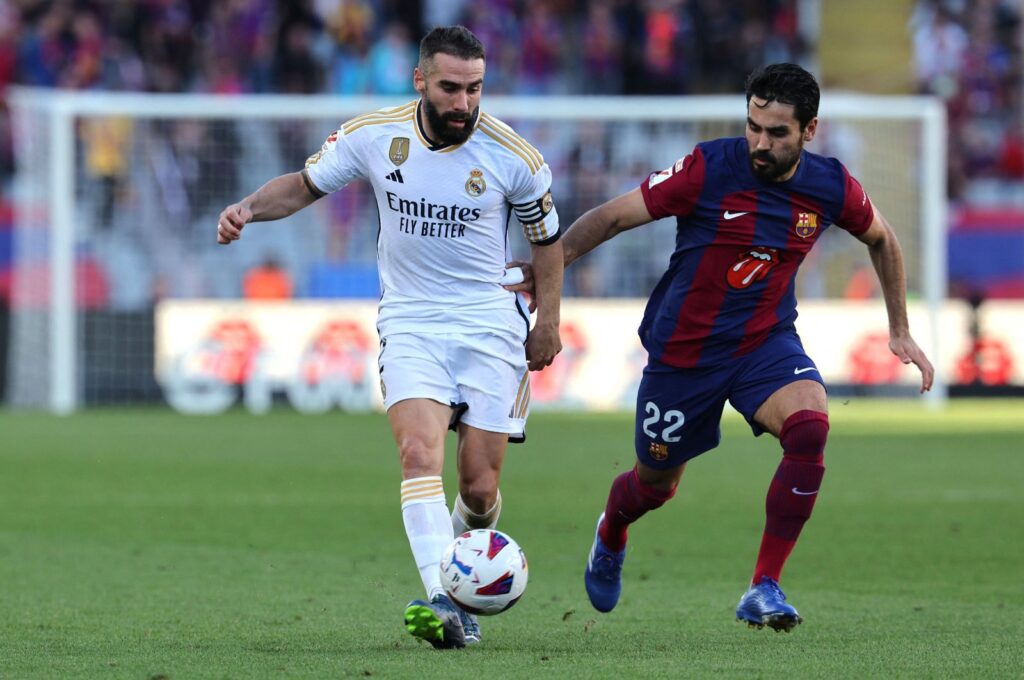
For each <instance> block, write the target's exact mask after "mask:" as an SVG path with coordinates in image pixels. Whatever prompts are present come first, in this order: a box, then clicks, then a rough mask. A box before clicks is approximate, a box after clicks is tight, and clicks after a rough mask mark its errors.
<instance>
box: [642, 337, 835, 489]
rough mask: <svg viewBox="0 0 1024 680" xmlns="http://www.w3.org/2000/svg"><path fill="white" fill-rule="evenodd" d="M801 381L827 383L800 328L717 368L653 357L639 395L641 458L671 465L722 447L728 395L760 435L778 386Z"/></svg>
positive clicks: (652, 463)
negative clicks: (763, 410) (765, 407)
mask: <svg viewBox="0 0 1024 680" xmlns="http://www.w3.org/2000/svg"><path fill="white" fill-rule="evenodd" d="M797 380H814V381H816V382H819V383H821V384H822V386H824V384H825V383H824V382H822V379H821V375H820V374H819V373H818V369H817V367H816V366H815V365H814V362H813V361H811V359H810V358H809V357H808V356H807V353H806V352H804V347H803V345H802V344H801V343H800V336H798V335H797V334H796V330H793V329H787V330H783V331H779V332H777V333H775V334H774V335H772V336H771V337H769V338H768V340H766V341H765V342H764V344H762V345H761V346H760V347H758V348H757V349H755V350H754V351H753V352H751V353H750V354H747V355H746V356H743V357H740V358H738V359H736V360H735V361H732V362H729V363H727V364H725V365H723V366H717V367H713V368H676V367H674V366H669V365H667V364H663V363H661V362H660V361H657V360H655V359H649V360H648V362H647V367H646V368H644V375H643V378H642V379H641V380H640V390H639V392H638V393H637V397H636V457H637V459H638V460H639V461H640V462H641V463H643V464H644V465H648V466H650V467H653V468H660V469H669V468H674V467H678V466H679V465H681V464H683V463H685V462H686V461H688V460H690V459H691V458H695V457H696V456H699V455H700V454H702V453H704V452H705V451H710V450H711V449H713V448H715V447H716V446H718V442H719V441H720V440H721V438H722V430H721V427H720V424H721V420H722V409H723V408H724V407H725V400H726V399H728V400H729V402H730V403H731V404H732V405H733V407H734V408H735V409H736V410H737V411H739V412H740V413H742V414H743V417H744V418H746V419H747V422H748V423H749V424H750V429H751V430H753V431H754V435H755V436H759V435H760V434H762V433H763V432H764V430H763V429H762V428H761V427H760V426H759V425H758V424H757V423H755V422H754V413H756V412H757V409H758V408H760V406H761V404H763V403H764V402H765V401H766V400H767V399H768V397H770V396H771V395H772V394H774V393H775V392H776V391H777V390H779V389H780V388H782V387H785V386H786V385H788V384H789V383H791V382H796V381H797Z"/></svg>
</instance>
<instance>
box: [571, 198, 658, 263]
mask: <svg viewBox="0 0 1024 680" xmlns="http://www.w3.org/2000/svg"><path fill="white" fill-rule="evenodd" d="M651 219H652V218H651V214H650V213H649V212H648V211H647V203H646V201H645V200H644V197H643V194H642V193H641V191H640V189H633V190H632V191H630V192H628V193H625V194H622V195H621V196H617V197H615V198H613V199H612V200H610V201H608V202H607V203H603V204H601V205H599V206H597V207H596V208H594V209H593V210H588V211H587V212H586V213H584V214H583V216H582V217H580V218H579V219H578V220H576V221H575V222H573V223H572V226H570V227H569V228H568V229H567V230H566V232H565V234H564V235H563V236H562V244H563V245H562V248H563V251H564V255H565V265H566V266H569V265H570V264H571V263H573V262H575V261H576V260H577V259H579V258H580V257H582V256H583V255H586V254H587V253H589V252H590V251H591V250H593V249H594V248H596V247H597V246H599V245H601V244H602V243H604V242H605V241H607V240H608V239H610V238H612V237H614V236H615V235H616V234H620V233H622V232H624V231H626V230H627V229H632V228H634V227H639V226H640V225H641V224H647V223H648V222H650V221H651Z"/></svg>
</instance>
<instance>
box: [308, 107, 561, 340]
mask: <svg viewBox="0 0 1024 680" xmlns="http://www.w3.org/2000/svg"><path fill="white" fill-rule="evenodd" d="M419 106H420V103H419V101H418V100H417V101H413V102H410V103H408V104H406V105H405V106H400V107H397V108H392V109H382V110H380V111H375V112H373V113H368V114H366V115H363V116H359V117H357V118H353V119H352V120H350V121H348V122H347V123H345V124H343V125H342V126H341V128H340V129H339V130H337V131H336V132H335V133H333V134H332V135H331V136H330V137H328V138H327V141H326V142H325V143H324V145H323V148H322V149H321V150H320V151H319V152H318V153H316V154H314V155H313V156H311V157H310V158H309V160H308V161H306V170H305V176H306V177H307V179H308V182H311V183H312V185H313V186H311V187H310V190H311V191H313V192H314V193H318V194H319V193H330V192H333V191H337V190H338V189H340V188H341V187H343V186H345V185H346V184H348V183H349V182H351V181H352V180H354V179H357V178H364V179H367V180H369V182H370V183H371V184H372V185H373V190H374V194H375V195H376V198H377V209H378V211H379V213H380V230H379V233H378V236H377V266H378V271H379V276H380V284H381V291H382V296H381V301H380V307H379V313H378V322H377V327H378V331H379V332H380V334H381V336H384V337H386V336H387V335H388V334H390V333H406V332H415V333H450V332H456V333H480V332H500V333H510V332H511V333H514V334H516V336H517V337H521V338H523V339H525V337H526V330H527V328H528V323H529V321H528V320H529V314H528V312H527V310H526V307H525V305H524V304H523V301H522V300H521V299H519V298H518V296H516V295H515V294H513V293H510V292H508V291H506V290H505V289H504V288H502V287H501V283H500V280H501V277H502V275H503V273H504V270H505V263H506V262H508V261H509V260H510V259H511V249H510V240H509V234H508V225H509V220H510V218H511V217H512V213H515V216H516V218H517V220H518V222H519V223H520V224H521V225H522V228H523V233H524V235H525V236H526V238H527V239H528V240H529V241H531V242H532V243H540V244H546V243H549V242H552V241H554V240H556V239H557V238H558V237H559V232H558V214H557V212H556V211H555V208H554V204H553V201H552V199H551V191H550V190H551V170H550V169H549V168H548V166H547V164H546V163H545V162H544V159H543V158H542V157H541V155H540V153H538V152H537V150H536V149H534V148H533V147H532V146H530V145H529V144H528V143H527V142H526V141H524V140H523V139H522V138H521V137H519V135H517V134H516V133H515V132H514V131H513V130H512V128H510V127H508V126H507V125H505V124H504V123H502V122H501V121H499V120H497V119H496V118H493V117H492V116H489V115H487V114H486V113H483V112H481V113H480V115H479V116H478V117H477V120H476V125H475V127H474V130H473V134H472V135H471V136H470V137H469V139H468V140H467V141H466V142H464V143H462V144H459V145H455V146H452V145H443V146H434V145H432V144H431V143H430V142H429V141H428V140H427V137H426V135H425V134H424V132H423V129H422V127H421V125H420V124H419V116H418V115H417V114H418V109H419Z"/></svg>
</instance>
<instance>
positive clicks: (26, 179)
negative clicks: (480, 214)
mask: <svg viewBox="0 0 1024 680" xmlns="http://www.w3.org/2000/svg"><path fill="white" fill-rule="evenodd" d="M408 99H411V97H407V98H400V99H381V98H376V97H352V98H341V97H334V96H301V97H295V96H234V97H219V96H208V95H149V94H124V93H86V92H70V91H56V90H38V89H29V88H12V89H11V91H10V92H9V94H8V102H9V105H10V110H11V115H12V121H13V125H14V141H15V158H16V177H15V182H14V201H15V215H16V229H15V242H14V245H15V252H14V265H13V291H12V309H11V341H10V343H11V344H10V350H9V357H10V359H9V371H8V376H9V385H8V390H7V394H8V395H9V396H8V399H9V402H10V403H11V405H13V406H15V407H30V408H45V409H49V410H50V411H52V412H54V413H61V414H64V413H70V412H73V411H75V410H76V409H79V408H81V407H83V406H87V405H92V404H104V403H132V402H133V401H136V400H138V401H146V400H148V399H151V398H153V396H154V395H156V396H157V398H158V397H159V390H158V389H156V388H155V387H154V385H155V383H154V381H153V354H152V351H153V350H152V345H153V337H152V332H153V331H152V312H153V308H154V305H155V304H156V302H157V301H158V300H166V299H192V298H204V299H212V300H220V301H224V302H228V301H233V300H237V299H238V298H240V297H241V289H240V284H239V281H240V280H241V278H242V275H243V273H244V271H245V270H246V269H248V268H249V267H251V266H253V265H255V264H258V263H259V261H260V260H262V259H264V258H265V257H267V256H269V255H271V254H272V255H273V256H274V257H275V258H277V259H279V260H280V261H281V262H282V263H283V264H284V265H285V266H286V267H287V269H288V270H289V271H290V272H291V273H292V275H293V276H294V277H295V278H296V282H297V288H298V289H299V292H300V293H302V294H304V295H309V296H312V297H323V298H327V297H330V296H331V293H332V291H334V292H338V290H341V294H343V295H348V296H351V297H359V296H360V295H364V296H365V295H366V290H367V288H366V287H365V286H364V285H363V284H365V283H366V281H368V280H369V279H370V275H369V274H367V272H368V271H372V268H373V266H374V262H375V259H374V258H375V250H374V243H375V234H376V230H377V218H376V212H375V206H374V205H373V201H372V200H370V196H369V194H368V191H367V189H366V188H365V187H359V186H354V187H349V188H346V189H345V190H344V191H342V192H339V195H336V196H332V197H330V198H329V199H325V200H324V201H320V202H318V203H317V204H316V205H315V206H314V207H313V208H311V209H310V210H308V211H303V213H300V214H299V215H296V216H293V217H292V218H289V219H288V222H290V223H292V225H293V226H291V227H289V228H277V229H263V228H259V229H253V230H252V232H251V233H247V238H246V244H247V247H246V248H245V249H244V250H243V249H241V248H237V247H236V248H229V249H223V248H220V249H218V248H217V246H216V245H215V243H214V224H215V221H216V216H217V214H218V213H219V211H220V209H221V208H223V206H224V205H227V204H228V203H230V202H232V201H234V200H237V199H238V198H241V197H242V196H244V195H246V194H248V193H250V192H251V191H253V190H254V189H255V188H257V187H258V186H259V185H260V184H262V183H263V182H264V181H266V180H267V179H269V178H270V177H272V176H274V175H276V174H280V173H282V172H290V171H294V170H297V169H299V168H300V167H301V162H302V160H303V159H304V158H305V157H306V156H308V155H309V154H311V153H313V152H315V151H316V150H317V149H319V147H320V144H321V143H322V141H323V139H324V138H325V137H326V136H327V135H328V134H329V133H330V132H331V131H332V130H334V129H336V128H337V127H338V126H339V124H340V123H341V122H342V121H344V120H347V119H349V118H352V117H354V116H356V115H360V114H362V113H366V112H368V111H373V110H376V109H379V108H382V107H385V106H394V105H400V104H403V103H405V102H406V101H408ZM483 108H485V109H486V110H487V111H488V112H489V113H490V114H492V115H494V116H496V117H498V118H500V119H502V120H505V121H506V122H508V123H510V124H511V125H513V127H515V128H516V129H517V130H518V131H519V132H520V133H521V134H522V135H523V136H524V137H526V138H527V139H529V140H530V141H531V142H532V143H533V144H534V145H535V146H536V147H537V148H538V149H540V151H541V152H542V153H543V154H544V156H545V159H546V160H547V161H548V163H549V165H551V166H552V169H553V171H554V175H555V178H556V179H555V186H554V191H553V193H554V194H555V197H556V200H557V201H558V205H559V213H560V214H561V215H562V219H563V221H565V223H566V224H568V220H569V219H572V218H573V217H575V216H578V214H580V213H581V212H582V211H583V210H585V209H587V208H589V207H593V206H594V205H597V204H598V203H599V202H601V201H603V200H605V199H607V198H609V197H611V196H613V195H615V194H617V193H620V192H622V191H624V190H627V189H629V188H631V187H633V186H637V185H638V184H639V182H640V181H641V179H642V178H643V177H644V176H645V175H646V174H647V173H648V172H650V171H653V170H657V169H660V168H664V167H667V166H669V165H671V164H672V163H673V162H674V161H675V160H676V159H678V158H679V157H681V156H683V155H685V154H687V153H688V152H689V151H690V150H691V149H692V148H693V145H694V144H695V143H697V142H699V141H701V140H704V139H709V138H713V137H718V136H732V135H740V134H742V130H743V123H744V111H745V103H744V100H743V98H742V97H741V96H715V97H672V98H668V97H628V98H627V97H545V98H534V97H500V96H488V97H486V98H485V100H484V107H483ZM820 118H821V124H820V128H819V135H818V138H817V139H815V141H814V142H813V143H812V144H811V145H810V146H809V147H808V148H809V150H811V151H814V152H816V153H821V154H823V155H834V156H836V157H838V158H840V159H841V160H842V161H843V162H844V163H845V164H846V165H847V166H848V167H849V168H850V170H851V172H852V173H853V174H854V175H855V176H857V177H858V178H859V179H860V180H861V181H862V182H863V183H864V185H865V187H866V188H867V190H868V193H869V194H870V195H871V196H872V199H873V200H874V202H875V203H876V204H877V205H878V206H879V207H880V209H881V210H883V211H884V212H885V214H886V215H887V216H888V217H889V219H890V221H891V222H893V226H894V228H895V229H896V230H897V233H898V235H899V237H900V240H901V242H902V244H903V247H904V252H905V255H906V259H907V265H908V285H909V292H910V295H911V297H912V298H914V299H918V300H921V301H923V303H925V308H926V310H927V315H926V319H927V328H926V329H922V328H918V327H915V328H914V329H913V330H914V331H915V334H916V335H920V336H921V337H924V338H927V340H926V346H925V350H926V351H927V352H928V353H929V354H930V356H932V357H940V356H941V355H942V352H943V349H942V347H941V337H942V332H941V329H940V322H939V319H940V312H941V310H942V308H943V305H944V303H945V301H946V288H947V281H946V230H947V200H946V180H945V172H946V119H945V110H944V108H943V106H942V105H941V103H940V102H938V101H937V100H935V99H932V98H925V97H888V96H885V97H883V96H868V95H859V94H849V93H833V92H825V93H823V95H822V105H821V112H820ZM662 222H664V223H658V224H656V225H654V226H653V227H652V228H651V229H649V230H637V232H638V233H636V234H634V233H633V232H630V233H629V234H625V235H623V236H622V237H620V238H618V239H616V240H615V241H614V242H612V243H609V244H606V245H604V246H602V248H600V249H598V251H595V253H594V255H593V256H592V257H593V258H594V262H593V264H594V266H593V267H590V268H586V269H585V268H582V267H581V268H580V271H579V272H572V275H571V276H570V278H569V280H568V282H567V286H568V288H567V293H568V294H569V295H573V294H576V295H583V296H588V297H631V298H642V297H645V296H646V294H647V293H648V292H649V290H650V287H651V286H652V285H653V282H654V281H656V280H657V277H658V276H659V275H660V274H661V272H662V271H663V269H664V266H665V264H666V263H667V256H668V254H669V253H670V252H671V250H672V244H673V234H674V228H675V227H674V224H669V223H668V221H662ZM834 231H838V230H830V232H834ZM639 232H644V233H642V234H641V233H639ZM825 236H829V238H827V239H826V238H825V237H824V236H823V238H822V242H821V243H819V244H818V246H817V247H816V248H815V251H814V257H813V258H809V259H808V261H807V263H805V265H804V268H803V269H802V271H801V275H800V279H799V290H798V295H797V297H798V300H799V301H800V302H801V303H803V302H804V301H805V300H809V299H810V300H814V299H824V300H829V299H836V298H840V297H842V295H843V286H844V284H845V282H846V280H848V279H849V277H850V276H851V275H852V273H853V272H854V271H856V269H857V268H858V267H862V266H863V265H864V263H866V262H867V257H866V253H865V252H864V248H863V246H860V245H859V244H858V243H856V242H855V241H854V240H853V239H850V238H845V239H843V238H841V236H835V237H834V238H833V237H832V235H830V234H829V233H826V235H825ZM581 264H582V263H581ZM571 269H576V266H574V267H573V268H571ZM570 271H571V270H570ZM332 276H333V277H335V278H333V279H332V278H330V277H332ZM339 277H341V278H344V281H345V282H346V283H344V284H338V283H336V282H337V281H339V280H341V278H339ZM348 277H354V278H351V279H350V278H348ZM324 281H334V282H335V283H333V284H331V285H334V286H342V285H350V286H351V288H350V289H341V288H337V287H335V288H332V287H331V286H330V285H326V284H324V283H323V282H324ZM803 318H804V317H801V319H803ZM883 321H884V319H883ZM799 323H800V322H798V324H799ZM936 367H937V370H938V374H937V376H936V384H935V388H934V389H933V391H932V392H931V393H930V394H929V395H928V396H927V399H928V400H929V402H930V403H931V404H934V405H939V404H942V403H944V401H945V400H946V398H947V388H946V376H945V375H944V371H943V369H942V367H941V365H940V362H938V361H936ZM147 371H148V375H143V374H144V373H146V372H147Z"/></svg>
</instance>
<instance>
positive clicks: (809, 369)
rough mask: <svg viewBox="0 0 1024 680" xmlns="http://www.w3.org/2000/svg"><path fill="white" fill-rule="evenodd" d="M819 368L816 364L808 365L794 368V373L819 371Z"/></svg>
mask: <svg viewBox="0 0 1024 680" xmlns="http://www.w3.org/2000/svg"><path fill="white" fill-rule="evenodd" d="M817 370H818V369H816V368H815V367H814V366H808V367H807V368H794V369H793V375H800V374H801V373H806V372H807V371H817Z"/></svg>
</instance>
